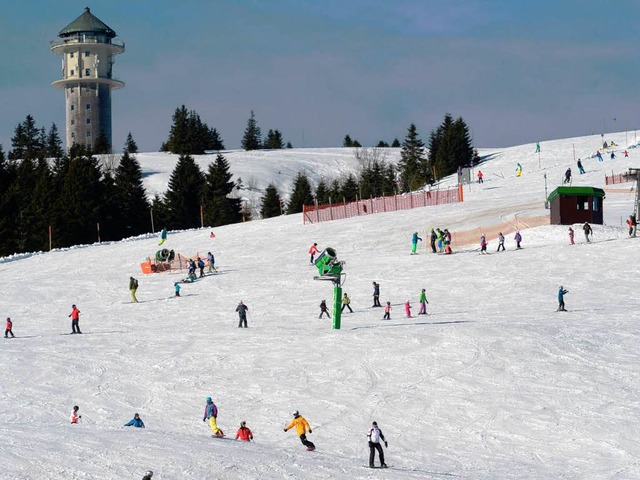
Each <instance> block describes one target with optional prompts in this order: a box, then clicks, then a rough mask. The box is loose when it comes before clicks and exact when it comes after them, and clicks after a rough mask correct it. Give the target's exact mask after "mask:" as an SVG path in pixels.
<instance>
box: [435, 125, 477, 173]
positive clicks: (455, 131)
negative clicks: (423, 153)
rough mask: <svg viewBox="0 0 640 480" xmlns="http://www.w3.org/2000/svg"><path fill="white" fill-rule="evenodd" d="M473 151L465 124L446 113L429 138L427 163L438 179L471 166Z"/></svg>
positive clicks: (473, 156)
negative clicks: (459, 168) (460, 168)
mask: <svg viewBox="0 0 640 480" xmlns="http://www.w3.org/2000/svg"><path fill="white" fill-rule="evenodd" d="M474 158H475V151H474V149H473V146H472V145H471V138H470V134H469V128H468V126H467V124H466V123H465V122H464V120H462V118H461V117H458V119H456V120H455V121H454V120H453V117H452V116H451V114H449V113H447V114H446V115H445V117H444V120H443V121H442V123H441V124H440V125H439V126H438V128H437V129H436V130H434V131H432V132H431V135H430V136H429V162H430V164H431V165H432V166H433V169H434V171H435V174H436V175H437V177H438V178H442V177H445V176H447V175H450V174H452V173H454V172H455V171H456V170H457V169H458V167H466V166H469V165H472V164H473V161H474Z"/></svg>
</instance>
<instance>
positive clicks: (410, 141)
mask: <svg viewBox="0 0 640 480" xmlns="http://www.w3.org/2000/svg"><path fill="white" fill-rule="evenodd" d="M398 166H399V168H400V182H401V187H402V191H403V192H409V191H412V190H416V189H418V188H420V187H421V186H423V185H424V184H426V183H427V182H428V181H429V179H430V176H429V173H428V172H429V169H428V162H427V158H426V157H425V151H424V143H422V140H420V138H419V137H418V130H417V129H416V126H415V124H413V123H412V124H411V126H410V127H409V130H408V132H407V136H406V137H405V140H404V142H403V143H402V151H401V152H400V162H399V163H398Z"/></svg>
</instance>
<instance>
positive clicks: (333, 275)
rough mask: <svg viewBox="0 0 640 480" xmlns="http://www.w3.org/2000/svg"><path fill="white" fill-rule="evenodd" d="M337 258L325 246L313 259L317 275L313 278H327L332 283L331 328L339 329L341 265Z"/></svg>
mask: <svg viewBox="0 0 640 480" xmlns="http://www.w3.org/2000/svg"><path fill="white" fill-rule="evenodd" d="M343 264H344V262H340V261H338V259H337V256H336V251H335V250H334V249H333V248H331V247H327V248H325V249H324V250H323V251H322V253H321V254H320V256H319V257H318V259H317V260H316V261H315V265H316V268H317V269H318V274H319V276H317V277H313V279H314V280H329V281H331V282H332V283H333V327H332V328H333V329H334V330H340V323H341V322H340V321H341V319H342V311H341V310H342V278H343V273H342V265H343Z"/></svg>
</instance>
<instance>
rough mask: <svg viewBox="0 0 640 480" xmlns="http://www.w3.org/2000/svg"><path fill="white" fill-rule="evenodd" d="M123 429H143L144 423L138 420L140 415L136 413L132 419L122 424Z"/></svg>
mask: <svg viewBox="0 0 640 480" xmlns="http://www.w3.org/2000/svg"><path fill="white" fill-rule="evenodd" d="M124 426H125V427H131V426H134V427H136V428H144V422H143V421H142V419H141V418H140V414H138V413H136V414H134V415H133V418H132V419H131V420H129V421H128V422H127V423H125V424H124Z"/></svg>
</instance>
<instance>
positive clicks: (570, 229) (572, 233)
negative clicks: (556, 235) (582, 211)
mask: <svg viewBox="0 0 640 480" xmlns="http://www.w3.org/2000/svg"><path fill="white" fill-rule="evenodd" d="M573 235H574V231H573V228H571V227H569V244H570V245H573V244H574V241H573Z"/></svg>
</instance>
